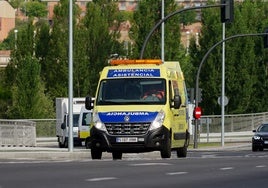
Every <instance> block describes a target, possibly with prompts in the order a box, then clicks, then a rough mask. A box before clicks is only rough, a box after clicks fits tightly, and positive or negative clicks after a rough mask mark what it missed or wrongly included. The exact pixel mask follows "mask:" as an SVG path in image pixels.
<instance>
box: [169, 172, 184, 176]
mask: <svg viewBox="0 0 268 188" xmlns="http://www.w3.org/2000/svg"><path fill="white" fill-rule="evenodd" d="M184 174H188V172H168V173H166V175H169V176H174V175H184Z"/></svg>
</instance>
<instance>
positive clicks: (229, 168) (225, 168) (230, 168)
mask: <svg viewBox="0 0 268 188" xmlns="http://www.w3.org/2000/svg"><path fill="white" fill-rule="evenodd" d="M232 169H234V167H224V168H220V170H232Z"/></svg>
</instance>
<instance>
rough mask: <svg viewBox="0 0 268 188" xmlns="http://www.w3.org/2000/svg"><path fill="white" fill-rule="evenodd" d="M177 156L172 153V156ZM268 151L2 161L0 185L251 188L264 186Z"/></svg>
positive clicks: (267, 183) (29, 187) (4, 187)
mask: <svg viewBox="0 0 268 188" xmlns="http://www.w3.org/2000/svg"><path fill="white" fill-rule="evenodd" d="M173 156H175V154H173ZM267 176H268V150H266V151H263V152H252V151H251V150H250V149H249V150H241V151H240V150H239V151H235V150H232V151H190V152H189V153H188V156H187V158H183V159H178V158H176V157H172V158H171V159H165V160H163V159H161V158H160V157H159V154H158V153H157V154H155V155H154V154H150V155H140V154H127V155H124V158H123V160H119V161H113V160H112V159H111V158H107V159H104V160H91V159H83V160H58V161H57V160H47V161H46V160H34V161H31V160H26V159H25V160H23V159H20V160H14V159H13V160H11V159H5V160H4V159H1V160H0V188H15V187H16V188H17V187H25V188H43V187H44V188H48V187H51V188H52V187H53V188H54V187H59V188H63V187H64V188H74V187H90V188H121V187H124V188H137V187H139V188H150V187H153V188H158V187H159V188H164V187H167V186H168V187H174V188H179V187H184V188H185V187H198V188H203V187H205V188H221V187H222V188H229V187H231V188H232V187H235V188H251V187H252V188H253V187H254V188H255V187H267V186H268V178H267Z"/></svg>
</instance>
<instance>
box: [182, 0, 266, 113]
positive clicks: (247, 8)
mask: <svg viewBox="0 0 268 188" xmlns="http://www.w3.org/2000/svg"><path fill="white" fill-rule="evenodd" d="M261 7H262V8H261ZM263 7H265V6H264V4H263V2H261V1H245V2H243V3H241V4H238V3H236V4H235V19H234V22H233V23H228V24H226V37H228V36H232V35H235V34H238V33H262V32H263V23H267V18H266V17H267V16H265V10H263V11H256V10H257V9H258V10H261V9H263ZM266 7H267V6H266ZM215 18H219V19H220V15H219V10H217V9H206V10H204V11H202V30H201V37H200V46H201V47H200V48H197V47H194V45H191V50H190V52H191V57H192V63H193V64H194V66H196V67H198V66H199V63H200V62H201V59H202V57H203V56H204V54H205V53H206V52H207V51H208V50H209V49H210V48H211V47H212V46H213V45H214V44H216V43H217V42H218V41H220V40H222V38H221V35H222V34H221V31H222V26H221V23H220V20H219V19H218V20H217V19H215ZM260 40H261V38H258V37H255V38H254V37H243V38H237V39H233V40H232V41H227V42H226V57H225V67H226V68H225V78H226V80H225V85H226V87H225V94H226V96H227V97H228V98H229V103H228V105H227V107H226V112H227V113H230V114H233V113H250V112H256V111H258V112H260V111H265V110H266V108H267V106H266V107H265V106H262V105H260V104H267V102H265V99H263V97H260V96H261V95H265V96H267V94H264V93H263V91H265V89H267V81H266V80H267V74H266V72H265V70H266V69H267V65H266V64H265V63H264V62H265V61H264V58H263V57H264V56H263V51H264V49H263V45H261V44H262V42H261V41H260ZM192 53H194V54H192ZM221 53H222V49H221V47H220V46H219V47H217V48H216V49H214V50H213V51H212V53H211V54H210V55H209V57H208V58H207V60H206V62H205V63H204V65H203V67H202V70H201V74H200V83H199V85H200V87H201V88H202V89H203V99H204V100H203V101H202V102H201V105H202V107H203V110H204V113H205V114H220V112H221V110H220V109H221V108H220V106H219V105H218V104H217V99H218V97H219V96H221V86H222V85H221V84H222V83H221V68H222V66H221V59H222V55H221ZM186 79H187V76H186ZM256 86H257V87H256ZM256 96H258V97H256Z"/></svg>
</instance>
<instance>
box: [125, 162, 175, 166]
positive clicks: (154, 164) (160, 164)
mask: <svg viewBox="0 0 268 188" xmlns="http://www.w3.org/2000/svg"><path fill="white" fill-rule="evenodd" d="M167 165H170V164H169V163H137V164H129V166H167Z"/></svg>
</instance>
